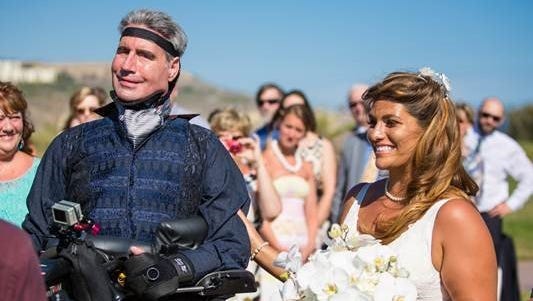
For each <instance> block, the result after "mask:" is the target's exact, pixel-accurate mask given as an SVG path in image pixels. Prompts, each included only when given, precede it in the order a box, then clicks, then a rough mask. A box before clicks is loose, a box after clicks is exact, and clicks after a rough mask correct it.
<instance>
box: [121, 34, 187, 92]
mask: <svg viewBox="0 0 533 301" xmlns="http://www.w3.org/2000/svg"><path fill="white" fill-rule="evenodd" d="M136 27H142V28H145V29H148V28H146V27H144V26H136ZM179 68H180V65H179V58H173V59H172V60H171V61H170V62H169V61H168V60H167V58H166V52H165V50H163V49H162V48H160V47H159V46H157V45H156V44H155V43H153V42H152V41H149V40H145V39H141V38H137V37H131V36H126V37H122V38H121V39H120V42H119V45H118V48H117V52H116V54H115V57H114V58H113V63H112V64H111V74H112V78H113V88H114V89H115V93H117V96H118V97H119V98H120V99H121V100H123V101H125V102H129V101H135V100H138V99H143V98H146V97H148V96H150V95H152V94H154V93H155V92H167V90H168V83H169V81H171V80H173V79H174V78H175V76H177V74H178V71H179Z"/></svg>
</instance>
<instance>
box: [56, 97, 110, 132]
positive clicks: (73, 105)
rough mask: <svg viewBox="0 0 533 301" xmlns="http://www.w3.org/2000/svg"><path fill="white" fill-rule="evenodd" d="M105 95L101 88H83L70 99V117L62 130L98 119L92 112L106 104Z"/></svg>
mask: <svg viewBox="0 0 533 301" xmlns="http://www.w3.org/2000/svg"><path fill="white" fill-rule="evenodd" d="M106 99H107V94H106V92H105V90H104V89H102V88H91V87H83V88H81V89H79V90H78V91H76V92H75V93H74V94H72V96H71V97H70V103H69V105H70V116H69V117H68V119H67V121H66V122H65V125H64V127H63V129H68V128H71V127H74V126H77V125H79V124H82V123H85V122H89V121H93V120H96V119H98V118H99V116H98V114H96V113H95V112H94V110H96V109H97V108H99V107H101V106H103V105H104V104H105V102H106Z"/></svg>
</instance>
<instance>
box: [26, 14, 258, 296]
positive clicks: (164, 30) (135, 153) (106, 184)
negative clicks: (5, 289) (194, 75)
mask: <svg viewBox="0 0 533 301" xmlns="http://www.w3.org/2000/svg"><path fill="white" fill-rule="evenodd" d="M119 31H120V34H121V37H120V40H119V44H118V47H117V49H116V53H115V57H114V59H113V62H112V65H111V75H112V84H113V88H114V90H113V91H111V97H112V99H113V102H112V103H111V104H109V105H106V106H104V107H102V108H100V109H98V111H97V112H98V113H99V114H100V115H102V116H103V117H104V118H102V119H100V120H97V121H93V122H90V123H86V124H82V125H80V126H78V127H75V128H72V129H69V130H66V131H64V132H63V133H61V134H60V135H58V136H57V137H56V138H55V139H54V141H53V142H52V143H51V145H50V147H49V148H48V150H47V151H46V153H45V154H44V156H43V158H42V161H41V164H40V167H39V170H38V172H37V176H36V178H35V182H34V184H33V187H32V189H31V192H30V194H29V196H28V207H29V211H30V213H29V215H28V216H27V217H26V220H25V222H24V224H23V227H24V229H25V230H27V231H28V232H29V233H30V234H31V235H32V238H33V240H34V244H35V245H36V246H37V247H38V248H43V247H44V246H45V245H46V242H47V237H48V236H49V226H50V225H51V224H52V223H53V221H52V213H51V206H52V205H53V204H54V203H56V202H58V201H60V200H68V201H71V202H76V203H79V204H80V205H81V207H82V211H83V213H84V215H85V216H88V217H90V218H91V219H92V220H94V221H95V222H96V223H97V224H98V225H99V226H100V229H101V230H100V234H103V235H108V236H115V237H120V238H127V239H133V240H137V241H142V242H147V243H151V242H153V241H154V238H155V237H154V234H155V232H156V228H157V227H158V225H159V224H160V222H162V221H170V220H179V219H185V218H189V217H193V216H200V217H202V218H203V219H204V220H205V222H206V223H207V229H208V231H207V236H206V237H205V239H204V241H203V243H201V244H200V245H199V247H198V248H196V249H194V250H181V251H176V252H174V253H173V254H170V255H168V256H164V257H163V256H158V255H157V256H156V255H152V254H147V253H142V251H141V250H140V249H139V248H132V249H131V252H132V253H133V254H134V255H135V256H132V257H131V258H130V259H128V260H127V261H126V262H125V263H124V266H125V269H126V272H127V273H126V274H127V278H126V287H127V288H129V289H131V290H133V291H134V292H135V293H136V294H137V295H138V296H140V297H141V298H142V299H156V298H157V297H159V296H163V295H165V294H167V293H169V292H172V291H173V290H175V289H176V288H177V286H178V285H182V284H183V283H191V282H194V281H195V280H198V279H199V278H201V277H202V276H204V275H205V274H207V273H209V272H211V271H214V270H224V269H241V268H245V267H246V265H247V264H248V259H249V256H250V244H249V240H248V236H247V233H246V229H245V227H244V224H243V223H242V222H241V220H240V219H239V218H238V216H237V215H236V212H237V211H238V210H239V209H242V210H243V211H244V212H247V211H248V207H249V197H248V193H247V190H246V186H245V183H244V180H243V178H242V175H241V174H240V172H239V170H238V168H237V167H236V165H235V164H234V163H233V160H232V159H231V157H230V156H229V154H228V152H227V151H226V149H225V148H224V146H222V144H221V143H220V142H219V139H218V138H217V137H216V136H215V135H214V134H213V133H212V132H210V131H209V130H206V129H204V128H201V127H199V126H196V125H191V124H190V123H189V122H188V120H187V119H184V118H180V116H172V115H170V110H171V101H170V94H171V92H172V90H173V88H174V86H175V85H176V82H177V80H178V76H179V73H180V70H181V58H182V56H183V53H184V51H185V48H186V46H187V37H186V35H185V33H184V32H183V30H182V29H181V28H180V27H179V26H178V24H176V23H175V22H174V21H173V20H172V18H171V17H170V16H168V15H167V14H165V13H163V12H159V11H151V10H136V11H132V12H130V13H129V14H128V15H127V16H125V17H124V18H123V19H122V21H121V22H120V26H119ZM154 269H157V270H158V272H157V273H155V274H154ZM150 271H151V272H150ZM149 272H150V273H151V274H150V273H149ZM148 274H150V275H151V276H153V277H148V276H150V275H148ZM147 275H148V276H147ZM155 276H157V277H155ZM147 277H148V278H147ZM88 281H89V282H88V283H90V281H97V280H95V279H89V280H88ZM89 290H90V289H89ZM76 299H77V298H76ZM102 300H103V299H102Z"/></svg>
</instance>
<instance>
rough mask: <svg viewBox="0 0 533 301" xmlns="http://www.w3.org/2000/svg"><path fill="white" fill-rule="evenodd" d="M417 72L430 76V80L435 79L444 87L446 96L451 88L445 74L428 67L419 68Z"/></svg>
mask: <svg viewBox="0 0 533 301" xmlns="http://www.w3.org/2000/svg"><path fill="white" fill-rule="evenodd" d="M418 74H420V75H424V76H429V77H431V79H432V80H434V81H436V82H437V83H438V84H439V85H440V86H441V87H442V88H443V89H444V95H445V96H446V97H448V94H450V91H451V90H452V88H451V86H450V79H448V77H447V76H446V74H444V73H437V72H435V71H433V69H431V68H429V67H424V68H420V70H418Z"/></svg>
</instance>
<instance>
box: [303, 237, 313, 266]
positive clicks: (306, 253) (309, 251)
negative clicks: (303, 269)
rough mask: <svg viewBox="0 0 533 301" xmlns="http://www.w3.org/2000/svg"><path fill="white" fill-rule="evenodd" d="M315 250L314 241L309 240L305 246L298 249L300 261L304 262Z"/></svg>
mask: <svg viewBox="0 0 533 301" xmlns="http://www.w3.org/2000/svg"><path fill="white" fill-rule="evenodd" d="M314 251H315V242H314V241H313V242H309V243H308V244H307V245H305V247H303V248H301V249H300V252H301V253H302V261H303V262H306V261H307V258H309V256H311V254H313V252H314Z"/></svg>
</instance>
